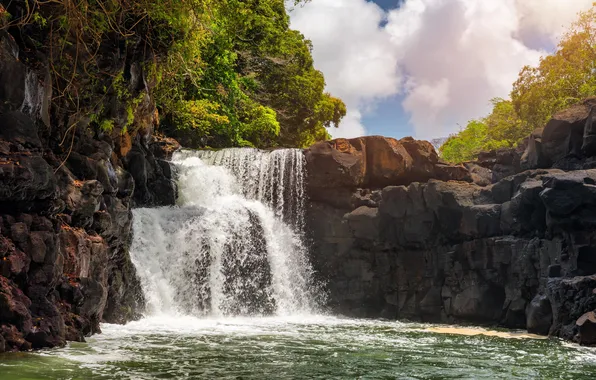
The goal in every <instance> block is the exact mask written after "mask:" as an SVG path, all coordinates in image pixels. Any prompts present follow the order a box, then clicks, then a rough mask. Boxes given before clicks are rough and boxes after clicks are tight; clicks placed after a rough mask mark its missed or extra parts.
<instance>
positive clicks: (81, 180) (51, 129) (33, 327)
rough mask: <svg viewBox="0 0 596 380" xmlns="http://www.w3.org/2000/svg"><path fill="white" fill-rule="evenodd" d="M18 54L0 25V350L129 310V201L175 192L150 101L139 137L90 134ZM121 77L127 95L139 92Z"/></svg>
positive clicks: (136, 306)
mask: <svg viewBox="0 0 596 380" xmlns="http://www.w3.org/2000/svg"><path fill="white" fill-rule="evenodd" d="M21 55H22V54H20V48H19V46H18V45H17V43H16V42H15V40H14V39H13V38H12V36H11V35H10V34H8V33H6V32H0V351H4V350H7V351H11V350H27V349H31V348H34V349H36V348H43V347H54V346H60V345H63V344H64V343H65V341H66V340H74V341H81V340H83V339H84V337H85V336H88V335H90V334H93V333H97V332H99V323H100V322H101V321H108V322H117V323H123V322H126V321H129V320H131V319H134V318H137V317H138V316H139V312H140V311H141V310H142V308H143V305H144V299H143V296H142V292H141V289H140V283H139V280H138V278H137V276H136V273H135V268H134V266H133V264H132V263H131V260H130V256H129V254H128V249H129V246H130V239H131V221H132V213H131V207H133V206H150V205H163V204H173V202H174V201H175V198H176V188H175V185H174V182H173V181H172V175H173V173H172V170H171V168H170V167H169V164H168V163H167V162H166V161H165V160H164V159H167V158H168V154H169V153H170V152H171V151H172V150H174V149H176V147H177V146H176V143H175V141H172V140H169V139H163V138H162V139H157V138H156V137H154V136H152V122H153V121H152V120H153V117H154V107H152V106H151V105H152V100H151V99H150V97H146V100H144V101H145V102H146V103H147V104H146V107H140V108H139V109H140V111H138V112H137V114H136V115H135V120H137V119H138V121H139V123H145V124H143V125H145V127H143V128H140V129H139V132H138V133H135V134H134V135H131V134H129V133H127V132H126V131H124V130H119V132H117V133H112V134H110V133H105V132H101V131H96V130H93V129H91V128H90V127H88V119H86V116H85V115H77V114H76V113H74V111H73V112H72V113H69V112H67V111H64V110H59V109H58V108H59V107H54V104H53V102H52V99H53V97H52V90H51V87H52V86H51V78H49V77H48V75H49V71H48V70H47V69H44V68H41V69H40V68H39V67H40V66H41V67H43V65H41V64H40V62H39V61H36V60H30V61H28V63H25V62H24V61H22V60H21V58H20V56H21ZM125 59H129V58H126V57H120V58H119V60H118V59H115V61H114V65H117V66H118V67H120V66H124V60H125ZM34 63H35V64H34ZM128 63H129V65H128V66H130V67H134V66H135V62H128ZM106 70H109V69H108V68H106ZM40 78H43V79H40ZM130 78H131V80H130V83H128V85H129V86H131V91H132V90H133V88H134V89H136V90H137V91H140V92H141V93H145V94H149V93H150V89H149V88H146V87H145V88H143V89H141V90H139V86H138V84H139V83H141V82H142V83H146V81H144V82H143V81H141V82H139V81H138V78H137V82H136V83H133V79H134V77H133V76H130ZM101 99H104V101H105V102H106V104H109V105H110V107H112V108H113V110H114V112H115V114H122V113H126V110H124V109H123V108H124V107H125V105H124V104H120V105H118V103H117V101H116V100H115V99H112V98H110V97H109V96H107V95H103V98H101ZM119 107H120V108H119ZM75 116H77V117H78V119H76V122H73V123H70V122H69V123H68V125H72V127H71V128H63V127H62V125H63V118H65V117H69V119H68V120H71V121H72V120H75ZM85 120H87V125H86V124H85Z"/></svg>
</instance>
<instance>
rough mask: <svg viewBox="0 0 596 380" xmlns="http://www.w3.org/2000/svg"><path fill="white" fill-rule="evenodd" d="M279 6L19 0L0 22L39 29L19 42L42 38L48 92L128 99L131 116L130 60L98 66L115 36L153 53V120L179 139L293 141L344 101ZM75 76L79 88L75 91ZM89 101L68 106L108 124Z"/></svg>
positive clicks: (222, 1)
mask: <svg viewBox="0 0 596 380" xmlns="http://www.w3.org/2000/svg"><path fill="white" fill-rule="evenodd" d="M307 1H308V0H307ZM304 2H305V1H304V0H296V1H293V2H291V3H290V4H294V5H298V4H300V3H304ZM286 4H287V2H286V1H284V0H267V1H263V0H243V1H238V0H184V1H181V0H102V1H97V0H78V1H72V0H53V1H42V0H19V1H15V2H14V3H11V4H10V7H8V8H7V9H9V10H11V11H14V12H15V13H18V15H15V17H13V16H12V15H10V14H9V13H8V12H7V11H6V10H4V11H3V12H2V14H1V17H2V19H1V21H2V23H1V24H0V27H3V28H14V27H20V28H23V30H24V29H27V31H26V32H21V33H20V35H23V36H26V35H27V34H29V35H31V36H33V35H36V36H39V38H37V39H34V38H28V37H24V39H25V43H28V42H29V40H31V42H32V43H34V44H37V45H39V47H40V48H43V47H48V46H49V47H50V48H49V49H46V50H48V51H49V55H50V56H51V58H52V59H50V63H51V66H52V69H53V71H54V73H53V74H54V76H55V77H56V78H58V79H57V82H59V83H58V85H57V86H56V87H57V88H56V90H57V91H58V92H60V93H64V94H65V95H66V94H72V93H74V92H77V94H79V93H80V94H96V93H98V92H102V91H103V92H105V93H117V95H118V99H120V100H121V101H122V102H126V104H128V105H129V107H128V109H129V110H128V114H129V115H130V117H129V119H130V120H132V119H133V115H134V113H135V108H136V107H138V106H139V104H141V103H142V99H140V98H138V97H139V96H140V95H138V94H135V93H134V90H131V89H129V88H127V87H126V86H124V85H123V83H124V80H125V78H126V79H127V80H128V79H129V78H127V76H128V77H130V75H131V74H130V73H129V71H130V68H126V67H125V68H122V70H121V71H120V72H118V73H112V72H110V73H107V72H106V70H105V68H103V67H102V62H100V60H101V59H102V51H101V48H104V47H106V46H107V47H110V46H113V47H110V49H113V51H114V52H115V53H118V52H119V51H121V50H123V49H122V45H125V46H129V47H130V49H128V48H126V50H127V51H133V52H134V54H141V53H138V51H139V50H141V49H142V50H143V53H142V54H145V56H146V55H147V53H146V51H147V50H150V51H152V52H153V54H151V55H152V56H153V59H152V60H149V63H147V62H146V65H145V67H143V68H142V70H143V72H144V74H145V77H146V79H147V81H149V82H151V83H153V84H154V86H152V88H153V94H152V95H153V96H154V98H155V101H156V103H157V106H158V109H159V111H160V117H161V125H162V129H163V130H164V131H166V132H167V133H168V134H172V135H174V136H175V137H178V138H179V139H181V140H182V142H183V143H184V144H186V145H187V146H194V147H205V146H208V147H230V146H254V147H275V146H297V147H302V146H305V145H309V144H311V143H313V142H315V141H317V140H323V139H328V138H329V134H328V133H327V128H329V127H331V126H338V124H339V123H340V122H341V119H342V118H343V116H344V115H345V113H346V107H345V105H344V103H343V102H342V101H341V100H340V99H337V98H334V97H333V96H331V95H330V94H328V93H326V92H325V79H324V77H323V74H322V73H321V72H320V71H318V70H316V69H315V68H314V65H313V58H312V55H311V49H312V47H311V44H310V41H308V40H306V39H305V38H304V36H303V35H302V34H300V33H299V32H297V31H295V30H292V29H290V21H289V16H288V11H289V10H288V9H286ZM32 31H33V32H32ZM106 50H109V49H106ZM73 67H74V68H75V69H74V70H73ZM127 70H128V71H127ZM73 71H74V73H73ZM79 79H80V80H79ZM80 84H84V86H85V89H83V88H82V86H79V87H78V88H75V87H77V86H78V85H80ZM83 96H84V95H83ZM72 103H75V100H72ZM92 103H93V101H92V100H91V99H84V98H81V97H78V98H77V99H76V107H77V109H81V110H82V111H81V113H86V114H89V115H91V116H90V120H91V123H92V124H93V125H96V126H97V127H98V128H103V129H111V128H113V126H114V121H113V120H112V116H113V115H110V114H109V112H108V111H109V110H106V109H104V108H102V107H100V106H96V105H95V104H92ZM95 103H97V102H95ZM116 124H118V120H116ZM125 124H126V122H125ZM126 127H132V125H125V126H124V130H126Z"/></svg>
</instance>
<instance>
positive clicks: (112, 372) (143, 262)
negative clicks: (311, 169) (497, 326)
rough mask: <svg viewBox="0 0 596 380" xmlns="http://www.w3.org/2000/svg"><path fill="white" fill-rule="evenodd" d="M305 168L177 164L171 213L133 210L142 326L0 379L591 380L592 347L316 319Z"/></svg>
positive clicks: (268, 159)
mask: <svg viewBox="0 0 596 380" xmlns="http://www.w3.org/2000/svg"><path fill="white" fill-rule="evenodd" d="M302 160H303V158H302V154H301V153H300V152H299V151H294V150H282V151H274V152H261V151H256V150H238V149H234V150H224V151H220V152H216V153H213V152H209V153H205V152H191V151H185V152H181V153H178V154H176V156H175V157H174V163H175V164H176V166H177V167H178V171H179V187H180V204H179V205H178V206H177V207H171V208H158V209H139V210H135V211H134V214H135V219H134V241H133V245H132V248H131V256H132V258H133V261H134V263H135V265H136V267H137V269H138V273H139V276H140V277H141V280H142V285H143V289H144V291H145V296H146V298H147V304H148V309H147V313H146V314H147V315H146V317H145V318H144V319H141V320H140V321H136V322H131V323H128V324H127V325H124V326H122V325H110V324H103V325H102V330H103V333H102V334H99V335H95V336H93V337H91V338H89V339H88V343H70V344H69V345H68V346H67V347H65V348H61V349H54V350H48V351H45V352H41V353H36V354H24V355H14V356H9V357H8V359H6V360H0V373H1V374H2V376H1V377H2V380H5V379H6V380H16V379H23V378H28V379H48V380H49V379H57V378H60V379H63V378H64V379H73V380H74V379H77V380H78V379H85V380H89V379H101V380H107V379H110V380H113V379H118V380H130V379H135V380H139V379H146V380H150V379H156V378H176V379H180V378H193V379H195V378H196V379H199V378H200V379H203V378H205V379H212V378H230V379H232V378H233V379H237V378H243V379H263V378H291V379H311V378H325V379H326V378H337V379H353V378H369V379H372V378H405V379H431V378H433V379H439V378H465V379H491V380H492V379H512V378H517V379H528V378H536V379H538V378H539V379H551V378H557V379H559V378H566V379H586V380H588V379H590V380H591V379H593V374H594V373H595V372H596V350H594V349H587V348H580V347H578V346H575V345H571V344H568V343H561V342H560V341H558V340H553V339H547V340H542V339H528V338H531V337H530V336H523V338H524V339H504V337H503V333H495V332H491V331H488V330H484V329H472V330H471V329H470V328H466V329H458V328H454V327H446V326H429V325H423V324H411V323H400V322H395V321H381V320H354V319H343V318H337V317H332V316H324V315H320V314H317V296H318V291H317V288H316V287H315V286H313V283H312V273H311V272H312V270H311V269H310V265H309V264H308V261H307V259H306V258H307V255H306V251H305V249H304V245H303V243H302V227H303V223H304V216H303V212H304V200H303V198H302V194H303V191H304V188H303V186H304V174H303V172H302V170H303V161H302ZM455 330H457V331H455Z"/></svg>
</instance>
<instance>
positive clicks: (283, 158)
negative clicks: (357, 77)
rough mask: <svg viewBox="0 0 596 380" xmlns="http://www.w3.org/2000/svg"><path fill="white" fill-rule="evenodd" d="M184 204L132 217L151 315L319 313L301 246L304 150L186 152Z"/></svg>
mask: <svg viewBox="0 0 596 380" xmlns="http://www.w3.org/2000/svg"><path fill="white" fill-rule="evenodd" d="M173 163H174V164H175V165H176V166H177V167H178V171H179V192H180V194H179V205H178V206H177V207H164V208H157V209H137V210H135V211H134V226H133V228H134V239H133V244H132V247H131V257H132V259H133V262H134V264H135V266H136V267H137V270H138V273H139V276H140V277H141V282H142V285H143V289H144V292H145V296H146V299H147V306H148V313H149V314H151V315H156V314H170V315H171V314H177V315H194V316H230V315H271V314H273V315H286V316H287V315H296V314H308V313H312V312H313V311H315V309H316V304H317V302H316V295H317V293H318V292H317V291H316V290H315V288H314V287H313V283H312V270H311V267H310V265H309V263H308V258H307V254H306V249H305V248H304V245H303V242H302V228H303V223H304V158H303V154H302V152H301V151H299V150H295V149H284V150H276V151H272V152H264V151H259V150H256V149H225V150H222V151H218V152H204V151H182V152H179V153H176V155H175V156H174V160H173Z"/></svg>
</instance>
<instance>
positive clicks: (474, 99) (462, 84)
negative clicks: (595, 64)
mask: <svg viewBox="0 0 596 380" xmlns="http://www.w3.org/2000/svg"><path fill="white" fill-rule="evenodd" d="M592 1H593V0H565V1H561V0H498V1H493V0H405V2H404V3H403V4H402V6H401V7H400V8H398V9H394V10H391V11H389V12H384V11H383V10H382V9H380V8H379V7H378V6H376V5H375V4H373V3H371V2H367V1H365V0H316V1H313V2H311V3H309V4H307V5H306V6H304V7H302V8H298V9H297V10H296V11H294V12H292V15H291V18H292V26H293V27H294V28H296V29H298V30H300V31H301V32H302V33H304V34H305V36H306V37H307V38H309V39H311V40H312V42H313V56H314V59H315V65H316V67H317V68H318V69H320V70H321V71H323V73H324V74H325V77H326V80H327V89H328V90H329V91H330V92H331V93H333V94H334V95H336V96H339V97H341V98H342V99H344V101H345V102H346V104H347V106H348V109H349V114H348V116H347V117H346V121H345V122H344V123H343V125H342V126H341V127H340V128H339V129H338V130H335V131H332V132H333V133H334V136H340V135H341V136H355V135H359V134H363V133H366V130H365V129H364V127H363V126H362V123H361V119H362V114H364V113H366V112H367V111H368V110H369V109H371V108H374V104H375V102H377V101H378V100H381V99H383V98H386V97H389V96H392V95H396V94H400V95H401V99H402V100H401V104H396V106H401V107H403V109H404V111H405V112H407V113H408V114H409V116H410V123H411V124H412V126H413V127H414V129H415V132H416V137H418V138H427V139H428V138H433V137H440V136H445V135H447V134H449V133H453V132H455V131H457V130H458V128H460V127H459V126H463V125H465V124H466V123H467V121H468V120H470V119H472V118H477V117H481V116H483V115H485V114H486V113H488V112H489V111H490V104H489V100H490V99H491V98H493V97H507V95H508V93H509V92H510V90H511V84H512V83H513V81H514V80H515V79H516V77H517V74H518V72H519V70H520V69H521V67H522V66H524V65H527V64H530V65H534V64H537V63H538V60H539V58H540V56H541V55H544V54H547V53H548V52H549V50H551V51H552V49H553V48H554V46H555V45H556V43H557V42H558V39H559V38H560V36H561V34H562V33H563V32H564V30H565V28H566V27H567V26H568V25H569V24H570V23H571V22H572V21H573V20H574V19H575V18H576V15H577V12H578V11H581V10H584V9H587V8H588V7H589V6H590V5H591V4H592Z"/></svg>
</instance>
